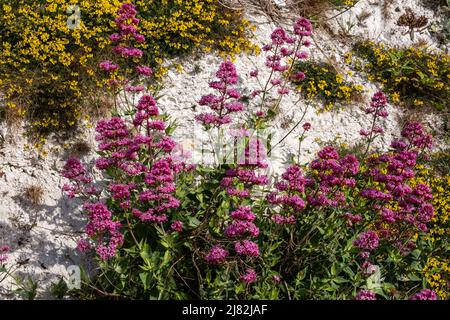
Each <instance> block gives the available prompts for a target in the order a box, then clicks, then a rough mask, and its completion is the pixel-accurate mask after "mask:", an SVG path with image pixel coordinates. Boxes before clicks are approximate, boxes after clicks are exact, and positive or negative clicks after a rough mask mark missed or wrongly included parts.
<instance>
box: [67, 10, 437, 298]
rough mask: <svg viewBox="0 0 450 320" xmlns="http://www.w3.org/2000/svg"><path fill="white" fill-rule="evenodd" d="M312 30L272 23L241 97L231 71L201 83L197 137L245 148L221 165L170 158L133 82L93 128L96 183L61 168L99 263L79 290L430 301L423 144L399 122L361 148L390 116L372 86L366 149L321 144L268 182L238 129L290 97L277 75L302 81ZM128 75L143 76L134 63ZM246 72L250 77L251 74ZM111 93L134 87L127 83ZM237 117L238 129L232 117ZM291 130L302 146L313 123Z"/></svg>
mask: <svg viewBox="0 0 450 320" xmlns="http://www.w3.org/2000/svg"><path fill="white" fill-rule="evenodd" d="M119 13H120V16H119V19H117V21H116V22H117V23H118V29H119V33H117V34H114V35H113V36H112V37H111V40H112V41H113V42H115V43H116V42H118V41H125V40H133V39H134V40H133V41H138V42H140V41H141V40H142V41H143V40H144V39H141V37H139V34H138V33H137V32H138V22H139V21H138V19H137V18H136V16H137V13H136V12H135V10H134V6H133V5H131V4H124V5H123V6H122V9H121V10H120V12H119ZM130 22H131V24H130ZM311 32H312V26H311V23H310V22H309V21H308V20H307V19H303V18H301V19H299V20H298V21H297V22H296V23H295V24H294V27H293V32H292V33H291V34H289V33H288V32H287V31H285V30H284V29H282V28H277V29H276V30H275V31H274V32H273V33H272V35H271V43H270V44H268V45H267V46H265V47H264V50H265V51H266V52H268V57H267V60H266V66H267V67H268V68H269V69H270V76H269V79H268V80H267V81H266V82H260V83H261V90H258V91H256V92H254V94H253V98H252V99H251V102H250V103H244V102H242V99H240V98H241V94H240V92H238V91H237V89H236V88H237V84H238V79H239V78H238V76H237V70H236V68H235V66H234V64H233V63H231V62H229V61H226V62H224V63H222V64H221V65H220V66H219V70H218V71H217V73H216V77H217V80H215V81H213V82H211V83H210V87H211V88H212V89H214V90H215V91H216V93H215V94H209V95H206V96H204V97H202V98H201V99H200V104H201V105H202V106H207V107H208V108H209V109H210V110H209V111H208V112H204V113H200V114H197V115H196V116H195V118H196V120H197V121H198V122H199V123H200V124H201V125H202V126H203V127H204V129H205V130H219V131H220V130H223V129H224V128H225V127H227V126H231V125H233V126H234V129H235V130H234V131H233V132H232V134H231V136H232V137H237V136H239V137H240V138H242V139H243V140H244V141H245V145H244V148H243V149H242V150H241V154H239V155H238V156H237V157H235V161H234V162H232V163H219V164H217V165H214V166H204V165H197V166H195V167H194V166H192V165H188V164H186V163H185V162H184V161H183V160H182V159H180V157H179V156H178V155H176V154H175V153H176V150H177V143H176V142H175V141H174V140H172V138H171V132H172V127H171V126H170V125H168V122H167V117H166V116H165V115H163V114H160V112H159V109H158V106H157V101H156V100H155V99H154V98H153V96H152V95H150V94H148V93H145V92H144V91H145V90H144V89H143V90H140V89H141V88H139V90H138V91H142V95H141V97H140V99H139V101H138V102H137V104H136V105H128V106H124V107H125V108H126V110H127V112H126V114H120V112H119V111H120V110H118V114H117V115H116V116H114V117H112V118H111V119H108V120H101V121H99V122H98V124H97V127H96V132H97V136H96V140H97V142H98V154H99V157H98V158H97V160H96V161H95V168H96V169H97V170H99V171H100V172H102V173H103V179H100V180H98V179H97V180H94V179H93V177H94V175H93V174H92V173H91V172H90V170H88V169H87V168H86V166H85V165H83V164H82V163H81V162H80V161H79V160H78V159H74V158H71V159H68V161H67V163H66V165H65V166H64V168H63V171H62V175H63V176H64V177H65V178H67V179H68V180H69V181H70V183H68V184H66V185H64V186H63V190H64V191H65V192H66V194H67V195H68V197H69V198H73V197H83V198H84V199H85V204H84V205H83V212H84V213H85V214H86V217H87V225H86V228H85V233H86V237H84V238H83V239H81V240H80V242H79V244H78V248H79V249H80V250H81V251H90V250H93V249H94V250H95V251H96V253H97V255H98V257H99V258H100V260H99V264H100V272H99V273H98V274H97V275H96V276H95V277H94V280H92V281H91V283H89V286H88V287H87V288H95V289H96V290H95V293H97V294H98V293H99V292H100V293H102V294H107V295H110V294H112V295H114V296H116V297H127V298H130V297H131V298H140V299H143V298H145V299H150V298H151V299H188V298H191V299H192V298H200V299H282V298H288V299H358V300H369V299H370V300H373V299H377V298H385V299H392V298H396V299H409V298H410V297H411V298H412V299H432V298H433V297H435V295H434V292H432V291H431V290H428V289H426V288H425V289H424V290H423V291H419V290H420V289H422V288H421V287H420V286H422V282H421V281H422V278H421V275H420V273H419V272H418V271H417V270H421V268H418V267H417V265H419V266H420V265H421V264H424V263H425V262H426V253H427V250H428V248H429V247H427V244H426V243H427V242H426V241H425V239H424V235H425V234H426V231H427V224H428V222H429V221H430V220H431V219H432V217H433V215H434V213H433V207H432V205H431V203H430V200H431V198H432V195H431V191H430V190H429V189H428V188H427V187H426V186H425V185H422V184H414V185H413V184H412V183H411V180H412V178H413V177H414V174H415V167H416V163H417V160H418V159H419V158H421V157H422V152H423V150H425V149H427V148H430V147H431V143H432V141H431V136H429V135H428V134H426V133H425V130H424V129H423V127H422V126H421V125H420V124H419V123H409V124H407V125H406V126H405V127H404V129H403V130H402V133H401V138H400V139H398V140H394V141H393V142H392V144H391V148H390V149H389V150H387V151H386V150H384V151H382V150H378V151H377V152H376V153H374V152H373V151H372V150H371V148H370V145H371V143H372V142H373V140H374V139H375V138H376V137H377V135H379V134H381V133H382V132H383V130H382V129H381V127H380V124H379V123H378V121H379V119H380V118H385V119H387V118H388V116H389V115H388V113H387V112H386V106H387V103H388V101H387V99H386V97H385V95H384V94H383V93H382V92H377V93H376V94H375V95H374V96H373V98H372V101H371V103H370V106H369V107H368V108H366V113H367V114H368V115H371V116H372V117H373V118H372V119H373V121H372V125H371V127H370V128H368V129H367V128H366V129H365V130H367V131H361V133H362V135H363V136H364V137H366V138H367V141H366V143H367V147H366V150H365V152H360V153H351V152H348V151H346V150H340V149H337V148H336V147H334V146H332V145H329V146H325V147H324V148H322V149H321V150H320V151H319V152H318V153H317V156H316V158H315V159H314V160H313V161H311V162H310V163H309V164H307V165H301V164H299V163H298V162H297V163H290V164H289V165H288V166H287V168H286V170H285V171H284V173H283V174H282V175H281V177H280V179H279V180H277V181H276V182H274V183H271V182H269V177H268V176H267V173H266V172H264V169H266V168H267V166H268V161H270V160H269V159H268V157H267V152H266V147H267V146H265V145H264V144H263V143H262V141H261V139H260V136H258V135H256V136H254V135H253V134H252V133H250V130H249V129H260V128H264V127H265V125H266V123H267V121H269V119H268V118H267V117H266V114H267V112H268V110H267V108H266V107H267V105H266V101H267V98H268V97H271V95H272V94H275V95H276V96H277V99H276V100H275V101H276V102H277V103H280V102H281V101H282V98H283V96H284V95H286V94H289V93H290V89H289V88H288V84H289V83H290V82H289V81H288V80H289V78H291V77H297V78H298V79H301V78H304V76H305V75H304V74H301V73H299V74H295V75H293V74H292V72H291V71H292V64H291V63H290V62H292V61H293V60H295V59H305V58H306V57H307V54H306V53H305V52H303V51H302V50H301V48H302V47H303V46H305V47H308V46H309V45H310V42H309V40H308V39H307V38H306V37H308V36H310V35H311ZM131 38H132V39H131ZM115 48H116V49H114V51H115V52H116V53H117V55H118V56H120V59H129V58H130V57H132V59H131V60H127V64H130V63H132V62H133V63H138V61H139V59H137V58H139V56H140V54H137V53H138V51H135V50H133V48H132V47H131V46H130V45H127V46H125V45H123V44H122V45H120V47H119V48H120V50H119V49H117V46H116V47H115ZM120 59H119V60H120ZM121 61H123V60H121ZM102 68H103V69H104V70H105V72H119V71H120V70H121V69H122V64H120V63H117V64H115V63H114V62H112V61H108V62H105V63H103V65H102ZM133 70H135V72H137V73H139V75H140V76H145V77H146V76H149V75H150V74H151V72H150V70H148V69H146V68H145V67H144V66H140V65H138V66H137V67H136V68H134V69H133ZM251 76H252V77H254V78H257V79H258V81H260V79H259V72H258V71H256V70H255V71H252V73H251ZM116 85H117V84H116ZM121 85H122V89H123V90H124V91H127V90H128V92H131V93H134V91H135V90H134V89H133V90H131V91H130V90H129V89H130V87H129V85H130V82H129V81H128V80H126V79H125V80H123V82H121ZM137 86H139V84H138V83H134V84H133V87H137ZM244 110H245V111H246V112H247V114H248V115H249V119H247V120H249V121H245V122H243V123H239V122H240V121H241V120H242V116H243V115H244ZM299 123H300V122H299ZM250 124H251V125H254V126H255V128H251V127H249V125H250ZM302 128H303V133H302V134H301V137H302V138H303V136H304V135H305V134H306V133H307V132H309V131H310V130H311V128H312V126H311V124H310V123H303V125H302ZM272 149H273V147H272ZM405 279H410V280H409V281H405ZM417 279H419V280H417ZM418 281H419V283H417V282H418ZM419 287H420V288H419ZM87 288H86V290H88V289H87Z"/></svg>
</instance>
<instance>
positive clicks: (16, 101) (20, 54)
mask: <svg viewBox="0 0 450 320" xmlns="http://www.w3.org/2000/svg"><path fill="white" fill-rule="evenodd" d="M123 2H126V1H125V0H43V1H38V0H27V1H24V0H11V1H8V2H7V3H2V4H0V16H1V17H2V18H1V19H0V73H1V74H2V77H1V79H0V94H2V96H3V97H4V98H5V101H6V106H7V107H9V108H11V109H16V110H18V111H17V112H16V113H18V114H21V115H24V116H27V117H29V118H30V120H31V121H30V124H31V125H32V127H33V129H35V130H33V131H34V132H38V133H39V138H38V140H39V143H41V135H44V136H45V134H47V133H49V132H54V131H58V130H60V129H66V128H69V127H71V126H74V125H77V124H78V123H79V122H80V121H79V120H80V119H81V118H82V117H83V116H84V115H85V114H90V113H91V112H92V111H93V110H96V109H98V108H97V107H99V106H98V105H96V103H97V102H98V96H99V92H101V88H103V87H104V85H105V84H106V83H107V82H108V80H109V79H105V78H104V76H102V75H103V73H102V72H99V70H98V63H99V61H101V60H104V59H108V58H109V57H110V54H111V50H110V47H109V46H108V45H109V44H110V41H109V39H108V36H109V35H110V34H111V33H113V32H115V24H114V18H115V17H116V16H117V10H118V8H119V7H120V5H121V4H122V3H123ZM134 3H135V4H136V7H137V9H138V12H139V18H140V19H141V24H140V30H139V32H140V33H142V34H144V35H145V37H146V39H147V43H146V44H145V45H142V47H141V49H143V50H144V51H145V57H146V59H147V61H146V64H148V65H150V66H152V67H153V68H154V69H155V71H156V72H155V75H156V76H162V74H164V73H165V72H166V71H167V68H164V67H162V66H161V64H162V63H163V62H164V59H165V58H167V57H169V56H172V55H179V54H181V53H187V52H190V51H192V50H194V49H197V50H200V51H203V52H204V51H211V50H218V51H219V52H220V53H221V54H222V55H223V56H233V55H234V54H237V53H240V52H254V51H257V47H256V46H254V45H253V44H252V43H251V42H250V41H249V40H248V38H249V36H250V30H251V28H252V26H251V25H250V23H249V22H248V21H246V20H244V19H243V18H242V16H241V13H240V12H237V11H232V12H231V11H230V10H228V9H225V8H224V7H222V6H221V5H220V4H219V3H218V2H217V1H214V0H158V1H156V0H146V1H143V0H138V1H134ZM33 134H34V133H33Z"/></svg>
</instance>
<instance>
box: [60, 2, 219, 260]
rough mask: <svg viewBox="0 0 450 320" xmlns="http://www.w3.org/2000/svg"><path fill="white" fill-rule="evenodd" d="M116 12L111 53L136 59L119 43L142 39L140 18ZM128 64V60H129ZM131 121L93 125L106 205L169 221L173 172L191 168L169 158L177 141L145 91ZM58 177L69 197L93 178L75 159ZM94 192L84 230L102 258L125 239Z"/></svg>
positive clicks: (83, 244) (174, 202)
mask: <svg viewBox="0 0 450 320" xmlns="http://www.w3.org/2000/svg"><path fill="white" fill-rule="evenodd" d="M119 14H120V16H119V17H118V18H117V19H116V20H115V22H116V25H117V27H118V29H119V33H117V34H113V35H111V37H110V39H111V41H112V42H122V43H121V44H118V45H117V46H116V47H115V51H116V53H120V54H121V55H122V57H124V58H128V57H133V56H137V57H140V56H141V54H134V53H138V52H139V50H138V49H136V48H132V47H125V46H123V45H122V44H123V43H126V42H131V41H136V42H139V43H142V42H144V41H145V38H144V37H143V36H142V35H140V34H138V33H137V25H138V23H139V19H137V18H136V14H137V12H136V9H135V7H134V5H132V4H130V3H125V4H123V5H122V6H121V8H120V9H119ZM126 63H127V64H129V63H130V61H127V62H126ZM101 66H102V67H103V69H105V70H106V71H112V70H113V69H117V68H118V67H116V65H114V64H113V63H112V62H111V61H104V62H102V64H101ZM135 72H136V73H137V74H138V75H145V76H150V75H151V74H152V70H151V69H150V68H149V67H146V66H137V67H136V69H135ZM220 76H221V77H224V76H225V75H223V74H221V75H220ZM125 83H129V79H125ZM130 88H131V89H132V90H133V91H136V92H137V91H141V89H144V88H143V87H142V86H140V85H139V86H131V87H129V89H130ZM131 120H132V121H131V122H132V124H130V123H129V122H128V121H127V120H126V118H125V117H120V116H116V117H112V118H111V119H108V120H106V119H104V120H100V121H98V123H97V126H96V129H95V130H96V133H97V135H96V137H95V138H96V141H97V142H98V150H99V154H100V155H101V156H100V157H99V158H98V159H97V160H96V163H95V165H96V167H97V168H98V169H99V170H102V171H106V173H107V174H108V175H110V176H111V179H110V180H109V185H108V186H107V188H105V189H104V191H106V192H107V195H106V197H107V198H108V199H110V201H107V203H108V205H111V207H112V208H114V213H115V214H116V213H117V214H118V216H117V219H118V220H120V217H121V215H120V214H121V213H123V212H125V213H126V214H129V213H132V214H133V215H134V216H135V217H137V218H138V220H136V221H132V223H139V222H147V221H150V222H154V223H164V222H167V221H168V220H169V218H168V215H167V213H168V212H169V211H170V210H171V209H174V208H177V207H178V206H179V205H180V201H179V200H178V199H176V198H175V197H174V193H175V191H176V185H175V183H174V181H175V178H176V177H175V176H176V174H178V173H179V172H180V171H182V170H190V169H192V167H191V166H187V165H185V163H184V162H181V161H178V160H174V159H173V157H172V155H171V153H172V152H173V151H174V150H175V147H176V143H175V142H174V141H173V140H172V139H171V138H170V136H168V135H167V134H166V132H165V129H166V124H165V122H164V121H163V120H161V117H159V110H158V107H157V104H156V101H155V99H154V98H153V97H152V96H150V95H146V94H144V95H143V96H142V97H141V98H140V99H139V102H138V104H137V106H136V108H135V113H134V114H133V116H132V119H131ZM62 175H63V176H64V177H65V178H67V179H69V180H71V181H72V183H73V184H72V185H68V186H65V187H64V188H63V189H65V191H66V192H69V196H74V195H75V194H76V193H79V190H78V189H81V188H80V187H79V185H82V184H87V183H90V182H92V178H91V177H90V176H89V175H88V174H87V171H86V169H85V167H84V166H83V165H82V164H81V162H80V160H78V159H73V158H71V159H69V160H68V161H67V163H66V165H65V166H64V169H63V172H62ZM131 181H132V182H131ZM86 190H87V192H86V193H87V194H88V195H89V194H92V193H94V192H93V191H97V190H96V189H95V188H94V187H91V186H90V187H89V188H85V189H84V190H83V191H86ZM89 191H92V192H89ZM95 193H96V194H95V195H96V197H97V198H96V201H95V202H86V203H85V205H84V209H85V211H86V212H87V213H88V218H89V222H88V224H87V226H86V234H87V235H88V236H89V238H91V239H92V240H94V241H95V242H96V244H95V248H96V251H97V253H98V255H99V256H100V258H101V259H103V260H106V259H109V258H111V257H113V256H115V255H116V251H117V248H118V247H119V246H120V245H121V244H122V242H123V235H122V234H121V232H120V228H121V222H120V221H114V219H113V216H112V213H111V211H110V210H109V209H108V206H107V205H105V204H103V203H102V202H99V201H98V199H100V198H101V192H95ZM119 208H120V209H119ZM111 210H112V209H111ZM127 223H130V222H129V221H127ZM171 229H172V230H173V231H176V232H181V231H182V230H183V223H182V221H179V220H175V221H173V222H172V224H171ZM90 247H91V245H90V243H89V241H88V240H85V239H83V240H81V241H80V242H79V243H78V248H79V249H80V250H81V251H86V250H88V249H89V248H90Z"/></svg>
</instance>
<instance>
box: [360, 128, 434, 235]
mask: <svg viewBox="0 0 450 320" xmlns="http://www.w3.org/2000/svg"><path fill="white" fill-rule="evenodd" d="M402 136H403V138H404V140H396V141H395V142H394V143H393V145H394V147H395V149H394V151H393V152H389V153H384V154H381V155H379V156H372V157H370V158H369V159H368V160H367V166H368V171H367V173H366V175H367V176H368V177H369V178H371V179H372V180H373V181H375V182H377V183H379V185H380V187H379V188H377V189H374V188H366V189H363V190H362V191H361V193H360V194H361V196H362V197H364V198H367V199H369V200H371V206H372V207H373V209H374V210H375V212H378V213H379V217H380V219H379V220H380V221H379V224H380V225H381V223H382V222H387V223H402V222H404V223H407V224H412V225H415V226H417V227H418V228H419V229H420V230H422V231H427V226H426V224H427V223H428V222H429V221H430V220H431V219H432V218H433V216H434V210H433V206H432V205H431V203H430V200H431V199H432V194H431V190H430V188H429V187H428V186H426V185H424V184H420V183H419V184H418V185H416V186H415V187H414V188H412V187H411V186H410V185H409V184H408V182H409V181H410V180H411V178H413V177H414V167H415V165H416V161H417V155H418V152H419V150H421V149H422V148H423V147H429V146H431V137H430V136H429V135H426V134H425V133H424V131H423V127H422V126H421V125H420V124H418V123H412V124H407V125H406V127H405V129H404V130H403V132H402ZM424 141H427V142H426V144H425V145H424V144H423V143H424ZM392 201H395V203H396V204H397V206H396V207H397V209H395V210H393V209H392V208H391V207H388V206H387V205H388V204H389V203H390V204H392ZM383 234H384V235H385V236H386V237H389V232H388V231H386V230H385V231H384V232H383ZM393 236H394V235H393Z"/></svg>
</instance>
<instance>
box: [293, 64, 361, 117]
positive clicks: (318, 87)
mask: <svg viewBox="0 0 450 320" xmlns="http://www.w3.org/2000/svg"><path fill="white" fill-rule="evenodd" d="M295 70H296V71H297V72H298V71H302V72H304V73H305V75H306V78H305V79H304V80H300V81H295V82H294V83H295V84H296V85H297V88H298V89H299V90H300V91H301V92H302V94H303V96H304V97H305V98H307V99H318V100H319V101H320V102H321V104H322V105H323V107H322V109H321V111H322V110H323V111H329V110H331V109H332V108H333V106H334V105H335V104H337V103H339V104H342V103H349V102H351V101H353V100H355V99H357V97H358V96H359V94H360V93H361V91H362V89H363V87H362V86H361V85H360V84H355V83H353V82H351V81H349V80H347V79H346V76H345V75H344V74H342V73H340V72H338V71H337V70H336V69H335V67H333V66H332V65H330V64H328V63H326V62H315V61H301V62H298V63H297V64H296V65H295Z"/></svg>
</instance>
